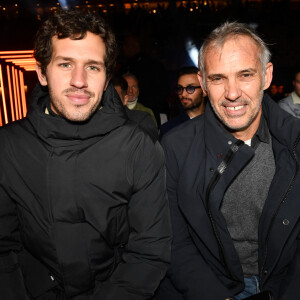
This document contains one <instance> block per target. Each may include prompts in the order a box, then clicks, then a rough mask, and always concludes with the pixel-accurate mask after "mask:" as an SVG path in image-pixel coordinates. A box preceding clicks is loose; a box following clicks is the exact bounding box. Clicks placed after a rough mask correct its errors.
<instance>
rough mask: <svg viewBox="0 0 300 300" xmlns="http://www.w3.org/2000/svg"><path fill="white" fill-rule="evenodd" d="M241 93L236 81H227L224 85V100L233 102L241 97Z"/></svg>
mask: <svg viewBox="0 0 300 300" xmlns="http://www.w3.org/2000/svg"><path fill="white" fill-rule="evenodd" d="M241 95H242V91H241V89H240V86H239V83H238V82H237V81H236V79H228V80H227V81H226V84H225V98H226V99H228V100H230V101H235V100H237V99H238V98H239V97H241Z"/></svg>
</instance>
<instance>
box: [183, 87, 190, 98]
mask: <svg viewBox="0 0 300 300" xmlns="http://www.w3.org/2000/svg"><path fill="white" fill-rule="evenodd" d="M181 96H182V98H187V97H188V96H189V93H188V92H187V91H186V89H183V91H182V94H181Z"/></svg>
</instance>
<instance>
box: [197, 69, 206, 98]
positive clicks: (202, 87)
mask: <svg viewBox="0 0 300 300" xmlns="http://www.w3.org/2000/svg"><path fill="white" fill-rule="evenodd" d="M197 77H198V80H199V83H200V85H201V89H202V92H203V96H204V97H206V96H207V92H206V90H205V88H204V85H203V76H202V74H201V73H200V71H199V72H198V73H197Z"/></svg>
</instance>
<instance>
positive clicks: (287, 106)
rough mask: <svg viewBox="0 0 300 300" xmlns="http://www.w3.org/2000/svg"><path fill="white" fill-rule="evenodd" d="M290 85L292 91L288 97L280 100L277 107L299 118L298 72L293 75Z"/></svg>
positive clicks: (299, 74)
mask: <svg viewBox="0 0 300 300" xmlns="http://www.w3.org/2000/svg"><path fill="white" fill-rule="evenodd" d="M292 83H293V87H294V91H293V92H292V93H291V95H289V96H288V97H286V98H284V99H282V100H280V101H279V102H278V105H279V106H280V107H281V108H282V109H284V110H285V111H287V112H288V113H290V114H291V115H293V116H294V117H297V118H300V71H297V72H296V73H295V74H294V79H293V82H292Z"/></svg>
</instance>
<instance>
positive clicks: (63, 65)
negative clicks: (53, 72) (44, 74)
mask: <svg viewBox="0 0 300 300" xmlns="http://www.w3.org/2000/svg"><path fill="white" fill-rule="evenodd" d="M59 66H60V67H62V68H70V67H71V65H70V64H69V63H61V64H59Z"/></svg>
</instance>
